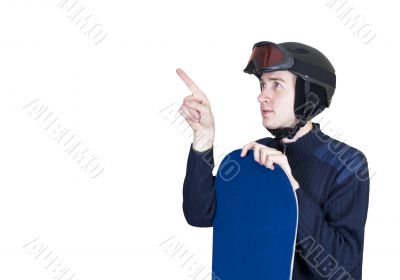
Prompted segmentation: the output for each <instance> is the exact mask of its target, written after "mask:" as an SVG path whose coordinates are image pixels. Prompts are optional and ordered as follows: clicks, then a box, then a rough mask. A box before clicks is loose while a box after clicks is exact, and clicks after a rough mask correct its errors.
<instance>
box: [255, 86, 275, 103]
mask: <svg viewBox="0 0 400 280" xmlns="http://www.w3.org/2000/svg"><path fill="white" fill-rule="evenodd" d="M271 99H272V94H271V92H270V91H269V90H268V89H266V88H264V89H262V90H261V92H260V95H259V96H258V102H260V103H264V102H268V103H269V102H271Z"/></svg>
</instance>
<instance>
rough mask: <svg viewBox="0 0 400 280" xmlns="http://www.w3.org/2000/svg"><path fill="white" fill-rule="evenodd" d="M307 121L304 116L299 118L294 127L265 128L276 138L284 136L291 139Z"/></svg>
mask: <svg viewBox="0 0 400 280" xmlns="http://www.w3.org/2000/svg"><path fill="white" fill-rule="evenodd" d="M306 123H307V120H306V119H304V118H301V119H300V120H299V122H298V123H296V125H295V126H294V127H283V128H275V129H271V128H267V130H268V131H269V132H270V133H271V134H272V135H274V136H275V138H276V139H277V140H281V139H283V138H285V137H287V138H288V139H293V137H294V136H295V135H296V133H297V132H298V131H299V130H300V128H302V127H303V126H305V125H306Z"/></svg>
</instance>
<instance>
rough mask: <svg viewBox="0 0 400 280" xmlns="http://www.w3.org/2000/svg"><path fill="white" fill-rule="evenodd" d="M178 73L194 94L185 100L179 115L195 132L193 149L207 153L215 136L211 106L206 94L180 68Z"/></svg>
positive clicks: (177, 70)
mask: <svg viewBox="0 0 400 280" xmlns="http://www.w3.org/2000/svg"><path fill="white" fill-rule="evenodd" d="M176 73H177V74H178V75H179V77H180V78H181V79H182V80H183V81H184V82H185V84H186V85H187V87H188V88H189V89H190V91H191V92H192V94H191V95H188V96H186V97H185V98H184V99H183V104H182V105H181V108H180V109H179V113H180V114H181V115H182V116H183V117H184V118H185V120H186V122H187V123H188V124H189V125H190V127H191V128H192V130H193V149H195V150H196V151H199V152H201V151H205V150H208V149H209V148H211V147H212V145H213V143H214V136H215V124H214V116H213V114H212V112H211V105H210V102H209V101H208V98H207V96H206V95H205V94H204V92H203V91H202V90H201V89H200V88H199V87H198V86H197V85H196V84H195V83H194V82H193V81H192V79H191V78H189V76H188V75H187V74H186V73H185V72H184V71H183V70H182V69H180V68H178V69H176Z"/></svg>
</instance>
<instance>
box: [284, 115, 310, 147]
mask: <svg viewBox="0 0 400 280" xmlns="http://www.w3.org/2000/svg"><path fill="white" fill-rule="evenodd" d="M312 128H313V126H312V122H311V120H309V121H308V122H307V123H306V125H304V126H303V127H301V128H300V129H299V131H297V133H296V135H295V136H294V137H293V139H288V138H287V137H285V138H283V139H282V140H281V142H283V143H291V142H296V141H297V139H299V138H300V137H301V136H303V135H304V134H307V133H308V132H310V131H311V130H312Z"/></svg>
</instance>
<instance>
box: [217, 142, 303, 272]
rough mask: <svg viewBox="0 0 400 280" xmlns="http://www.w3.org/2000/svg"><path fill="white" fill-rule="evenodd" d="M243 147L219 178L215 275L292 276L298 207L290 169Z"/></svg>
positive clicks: (225, 164)
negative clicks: (262, 161) (265, 162)
mask: <svg viewBox="0 0 400 280" xmlns="http://www.w3.org/2000/svg"><path fill="white" fill-rule="evenodd" d="M241 151H242V149H237V150H234V151H232V152H231V153H229V154H228V155H226V156H225V157H224V159H223V160H222V162H221V164H220V166H219V168H218V172H217V176H216V179H215V189H216V212H215V216H214V223H213V246H212V247H213V248H212V253H213V255H212V272H213V278H212V279H213V280H214V279H217V280H220V279H221V280H239V279H240V280H250V279H252V280H267V279H271V280H272V279H273V280H283V279H284V280H288V279H291V278H292V268H293V259H294V251H295V244H296V233H297V220H298V206H297V198H296V193H295V191H294V190H293V188H292V186H291V183H290V181H289V178H288V177H287V175H286V173H285V171H283V169H282V168H281V167H280V166H279V165H278V164H274V167H275V169H274V170H271V169H269V168H266V167H265V166H262V165H260V164H259V163H258V162H256V161H255V160H254V157H253V152H254V151H253V150H249V151H248V152H247V154H246V156H245V157H243V158H242V157H241V156H240V153H241Z"/></svg>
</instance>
